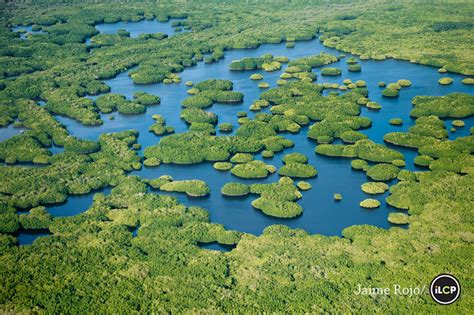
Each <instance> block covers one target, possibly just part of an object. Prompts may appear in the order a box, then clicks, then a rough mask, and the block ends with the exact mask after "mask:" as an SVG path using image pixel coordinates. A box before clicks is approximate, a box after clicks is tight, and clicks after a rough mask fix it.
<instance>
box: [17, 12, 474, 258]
mask: <svg viewBox="0 0 474 315" xmlns="http://www.w3.org/2000/svg"><path fill="white" fill-rule="evenodd" d="M149 22H150V21H141V22H138V23H127V24H126V25H123V23H114V24H107V25H104V26H101V27H103V28H102V30H101V32H102V31H103V32H112V33H114V32H116V31H117V30H118V29H120V28H125V29H127V30H128V31H130V32H131V33H132V34H133V35H132V37H135V36H138V35H136V34H138V33H140V32H141V33H152V32H156V31H163V30H150V29H149V28H148V25H149ZM155 22H156V21H155ZM140 23H142V24H141V25H142V26H141V27H132V25H134V24H140ZM156 23H158V22H156ZM159 24H160V25H161V24H163V23H159ZM97 27H98V29H99V30H100V27H99V26H97ZM135 32H136V33H135ZM178 36H179V35H178ZM321 51H325V52H328V53H331V54H335V55H339V54H341V53H342V52H339V51H337V50H335V49H331V48H327V47H324V46H322V45H321V44H320V43H319V41H318V40H317V39H316V40H312V41H306V42H297V43H296V47H295V48H286V47H285V45H284V44H266V45H262V46H260V47H259V48H257V49H246V50H231V51H226V53H225V59H223V60H220V61H218V62H216V63H212V64H204V63H203V62H200V63H198V64H197V65H196V66H193V67H190V68H187V69H186V70H185V71H184V72H182V73H180V74H179V75H180V76H181V78H182V82H183V83H180V84H163V83H159V84H150V85H136V84H134V83H133V82H132V80H131V79H130V77H129V76H128V74H127V72H124V73H121V74H119V75H118V76H117V77H115V78H113V79H111V80H107V81H105V83H106V84H107V85H109V86H110V87H111V92H112V93H119V94H122V95H125V96H126V97H127V98H129V99H131V98H132V97H133V94H134V93H135V92H138V91H144V92H147V93H151V94H155V95H158V96H160V98H161V104H160V105H156V106H150V107H148V110H147V112H146V113H144V114H140V115H123V114H120V113H116V112H115V113H112V114H107V115H103V117H102V119H103V121H104V124H103V125H101V126H94V127H86V126H83V125H82V124H80V123H79V122H77V121H75V120H72V119H69V118H65V117H60V116H57V119H58V120H59V121H60V122H62V123H63V124H64V125H65V126H67V128H68V130H69V132H70V134H72V135H74V136H77V137H80V138H84V139H94V140H96V139H98V137H99V135H100V134H102V133H105V132H116V131H121V130H128V129H136V130H138V131H139V132H140V136H139V139H138V142H139V143H140V144H141V145H142V148H145V147H147V146H150V145H155V144H157V143H158V142H159V140H160V138H161V137H160V136H156V135H154V134H153V133H151V132H149V131H148V127H149V126H150V125H152V124H153V122H154V121H153V119H152V115H153V114H161V115H162V116H163V117H164V118H165V119H166V124H167V125H170V126H173V127H174V128H175V131H176V132H185V131H186V130H187V125H186V123H185V122H184V121H183V120H181V119H180V111H181V109H182V108H181V102H182V100H183V99H184V98H186V97H187V96H188V95H187V93H186V90H187V89H189V87H186V86H185V85H184V82H186V81H193V82H199V81H203V80H206V79H210V78H217V79H226V80H231V81H232V82H233V83H234V90H235V91H239V92H242V93H244V95H245V98H244V101H243V102H242V103H239V104H232V105H229V104H214V105H213V107H211V108H210V109H208V110H209V111H212V112H214V113H215V114H217V115H218V117H219V123H223V122H228V123H231V124H232V125H233V126H234V133H235V129H237V128H238V123H237V119H238V118H237V112H239V111H247V112H248V113H249V117H253V116H254V115H255V113H252V112H250V111H249V110H248V107H249V106H250V105H251V104H252V102H253V101H254V100H257V99H259V94H260V93H261V92H262V91H263V90H262V89H260V88H258V87H257V84H258V82H256V81H252V80H250V78H249V77H250V75H251V74H253V73H261V74H262V75H263V76H264V79H263V81H265V82H268V83H269V84H270V86H271V87H276V86H277V85H276V81H277V80H278V79H279V76H280V74H282V73H283V72H284V68H285V66H283V69H282V70H280V71H275V72H265V71H261V70H254V71H230V70H229V64H230V62H231V61H232V60H235V59H241V58H243V57H257V56H261V55H263V54H265V53H272V54H273V55H274V56H287V57H289V58H290V60H292V59H296V58H299V57H303V56H308V55H313V54H319V53H320V52H321ZM92 53H93V52H92ZM350 56H351V54H346V58H348V57H350ZM359 64H360V65H361V66H362V71H361V72H349V71H348V70H347V64H346V62H345V59H344V58H343V59H341V60H340V61H339V62H336V63H333V64H331V65H328V67H339V68H341V69H342V75H341V76H337V77H325V76H321V75H320V68H316V69H314V70H313V71H314V72H316V73H317V74H318V78H317V81H316V82H317V83H325V82H330V83H339V84H342V81H343V80H344V79H351V80H352V81H356V80H364V81H366V83H367V88H368V89H369V98H370V99H371V100H372V101H376V102H378V103H380V104H381V105H382V109H381V110H379V111H374V110H369V109H367V108H365V107H362V112H361V116H367V117H369V118H370V119H371V120H372V127H371V128H368V129H366V130H363V131H362V132H364V133H365V134H367V135H368V136H369V138H370V139H372V140H373V141H375V142H377V143H383V136H384V135H385V134H386V133H389V132H393V131H406V130H408V128H409V127H410V126H413V124H414V120H413V119H412V118H410V116H409V112H410V110H411V109H412V105H411V100H412V98H413V97H415V96H417V95H432V96H437V95H445V94H449V93H453V92H463V93H471V94H472V93H473V92H474V89H473V87H472V86H468V85H464V84H462V83H461V80H462V79H463V78H465V76H462V75H458V74H451V73H449V74H440V73H438V71H437V69H436V68H433V67H429V66H423V65H417V64H412V63H409V62H406V61H397V60H392V59H388V60H384V61H373V60H367V61H365V60H361V61H359ZM445 76H448V77H451V78H453V79H454V82H453V84H451V85H448V86H443V85H440V84H438V80H439V78H441V77H445ZM399 79H408V80H410V81H412V83H413V84H412V86H411V87H408V88H403V89H402V90H401V91H400V96H399V97H398V98H391V99H388V98H384V97H382V95H381V90H382V88H379V87H378V82H380V81H384V82H386V83H387V84H388V83H391V82H396V81H397V80H399ZM266 111H268V109H267V110H266ZM111 115H112V116H114V118H115V119H114V120H110V119H109V116H111ZM395 117H399V118H402V119H403V122H404V123H403V125H401V126H392V125H390V124H389V120H390V119H391V118H395ZM451 121H452V120H449V119H447V120H445V122H446V127H447V129H448V130H449V129H450V128H451ZM464 121H465V123H466V126H465V127H463V128H458V129H457V130H456V131H455V132H450V135H449V138H450V139H454V138H456V137H460V136H466V135H469V128H470V127H471V126H473V125H474V117H470V118H467V119H464ZM307 129H308V127H305V128H302V130H301V131H300V132H299V133H298V134H290V133H286V134H281V135H283V136H285V137H286V138H288V139H290V140H292V141H293V142H294V143H295V146H294V147H293V148H290V149H286V150H284V151H283V152H279V153H276V154H275V156H274V157H273V158H270V159H264V160H265V162H266V163H267V164H272V165H274V166H276V167H278V168H279V167H280V166H281V165H282V161H281V159H282V157H283V155H285V154H287V153H291V152H300V153H303V154H305V155H307V156H308V158H309V163H310V164H312V165H313V166H315V167H316V169H317V170H318V176H317V177H315V178H313V179H309V180H307V181H308V182H309V183H310V184H311V185H312V186H313V188H312V189H311V190H309V191H305V192H303V198H302V199H301V200H299V201H298V202H299V203H300V204H301V205H302V206H303V208H304V212H303V214H302V215H301V216H299V217H296V218H293V219H279V218H273V217H270V216H266V215H264V214H263V213H262V212H260V211H259V210H256V209H254V208H252V206H251V201H252V200H253V199H255V198H257V197H258V196H256V195H249V196H246V197H239V198H231V197H225V196H222V195H221V193H220V189H221V187H222V186H223V185H224V184H225V183H227V182H231V181H239V182H243V183H247V184H250V183H272V182H276V181H278V179H279V176H278V174H272V175H270V176H269V177H268V178H266V179H258V180H245V179H239V178H237V177H235V176H233V175H232V174H231V173H230V172H222V171H217V170H215V169H214V168H213V167H212V163H201V164H195V165H186V166H183V165H172V164H162V165H160V166H158V167H152V168H148V167H143V168H142V169H141V170H139V171H134V172H132V174H133V175H139V176H141V177H143V178H156V177H159V176H161V175H171V176H172V177H173V178H174V179H176V180H183V179H201V180H204V181H206V182H207V183H208V185H209V187H210V188H211V194H210V196H207V197H204V198H192V197H187V196H186V195H183V194H179V193H168V192H166V194H167V195H174V196H176V197H177V198H178V199H179V200H180V201H181V202H182V203H184V204H186V205H194V206H201V207H204V208H206V209H208V210H209V212H210V216H211V221H212V222H215V223H220V224H223V225H224V226H225V227H226V228H227V229H236V230H239V231H243V232H248V233H252V234H256V235H258V234H261V233H262V231H263V230H264V229H265V228H266V227H268V226H270V225H272V224H285V225H287V226H289V227H291V228H301V229H304V230H306V231H307V232H309V233H312V234H313V233H318V234H324V235H340V234H341V231H342V230H343V229H344V228H346V227H349V226H351V225H356V224H371V225H375V226H379V227H382V228H390V227H391V226H392V224H390V223H389V222H388V221H387V217H388V214H389V213H390V212H394V211H398V210H397V209H395V208H392V207H390V206H389V205H387V204H386V203H385V198H386V197H387V196H388V192H387V193H385V194H381V195H367V194H365V193H363V192H362V191H361V189H360V186H361V184H363V183H364V182H367V181H369V179H368V178H367V177H366V175H365V173H364V172H362V171H356V170H353V169H352V168H351V166H350V161H351V160H350V159H344V158H331V157H325V156H321V155H316V154H315V153H314V149H315V146H316V143H315V142H314V141H312V140H310V139H308V138H307V137H306V132H307ZM10 132H11V131H10ZM227 134H228V133H227ZM231 134H233V133H231ZM217 135H222V133H221V132H219V131H217ZM396 149H398V150H399V151H401V152H402V153H403V154H404V155H405V157H406V161H407V165H406V169H409V170H425V169H423V168H418V167H416V166H415V165H414V164H413V158H414V157H415V156H416V155H417V152H416V151H415V150H410V149H404V148H400V147H396ZM58 152H59V151H58ZM142 153H143V149H142V150H140V151H139V154H142ZM255 158H256V159H262V157H261V156H260V154H256V155H255ZM392 183H395V182H394V181H392V182H391V183H390V184H392ZM153 192H155V193H159V194H161V193H162V192H159V191H153ZM334 193H340V194H342V196H343V200H342V201H339V202H336V201H334V199H333V194H334ZM87 198H90V200H88V202H89V201H90V203H89V205H90V204H92V195H91V196H90V197H87ZM365 198H375V199H378V200H380V202H381V206H380V207H379V208H377V209H372V210H368V209H364V208H361V207H360V206H359V203H360V201H362V200H363V199H365ZM78 200H81V201H80V202H79V201H78ZM84 200H85V199H78V197H74V196H73V197H69V198H68V201H67V202H66V203H65V204H63V205H60V206H59V207H64V208H58V206H56V207H49V210H50V211H51V212H53V211H54V212H55V215H61V214H62V213H63V211H64V213H74V214H76V213H79V212H81V211H84V210H86V209H87V207H85V204H84ZM75 208H76V209H79V211H77V210H71V211H72V212H67V211H70V210H68V209H75ZM20 238H21V236H20ZM203 246H204V245H203ZM206 246H209V247H210V248H212V249H218V250H219V248H220V247H219V245H216V244H209V245H206ZM204 247H205V246H204ZM220 250H222V248H221V249H220Z"/></svg>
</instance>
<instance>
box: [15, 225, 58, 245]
mask: <svg viewBox="0 0 474 315" xmlns="http://www.w3.org/2000/svg"><path fill="white" fill-rule="evenodd" d="M48 235H51V232H50V231H49V230H46V229H40V230H20V232H19V233H18V235H17V239H18V245H20V246H22V245H30V244H33V242H34V241H35V240H36V239H37V238H38V237H41V236H48Z"/></svg>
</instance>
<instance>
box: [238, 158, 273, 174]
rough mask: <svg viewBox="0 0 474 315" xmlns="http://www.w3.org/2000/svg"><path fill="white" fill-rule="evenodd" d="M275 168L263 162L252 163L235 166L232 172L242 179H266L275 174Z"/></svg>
mask: <svg viewBox="0 0 474 315" xmlns="http://www.w3.org/2000/svg"><path fill="white" fill-rule="evenodd" d="M275 171H276V170H275V167H274V166H272V165H266V164H265V163H264V162H262V161H257V160H256V161H250V162H246V163H242V164H237V165H235V166H234V167H233V168H232V169H231V170H230V172H231V173H232V174H233V175H235V176H237V177H240V178H264V177H267V176H268V175H270V174H271V173H274V172H275Z"/></svg>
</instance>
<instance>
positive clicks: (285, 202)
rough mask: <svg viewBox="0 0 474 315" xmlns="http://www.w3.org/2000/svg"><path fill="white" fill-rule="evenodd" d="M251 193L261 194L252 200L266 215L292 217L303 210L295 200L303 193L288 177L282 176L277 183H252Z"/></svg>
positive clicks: (253, 204)
mask: <svg viewBox="0 0 474 315" xmlns="http://www.w3.org/2000/svg"><path fill="white" fill-rule="evenodd" d="M250 193H252V194H258V195H260V198H258V199H255V200H254V201H252V206H253V207H254V208H256V209H259V210H261V211H262V212H263V213H265V214H266V215H269V216H273V217H278V218H292V217H296V216H298V215H300V214H301V213H302V212H303V208H302V207H301V206H300V205H299V204H297V203H296V202H295V201H296V200H297V199H299V198H301V197H302V194H301V193H300V192H299V190H298V189H297V188H296V186H295V185H294V183H293V181H292V180H291V179H289V178H288V177H282V178H280V180H279V181H278V182H277V183H272V184H253V185H250Z"/></svg>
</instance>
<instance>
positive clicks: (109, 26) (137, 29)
mask: <svg viewBox="0 0 474 315" xmlns="http://www.w3.org/2000/svg"><path fill="white" fill-rule="evenodd" d="M179 20H183V19H170V20H169V21H168V22H158V21H157V20H156V19H155V20H141V21H139V22H117V23H100V24H97V25H96V26H95V28H96V29H97V30H98V31H99V32H100V33H101V34H117V31H118V30H119V29H125V30H127V31H128V32H130V37H132V38H136V37H138V36H139V35H140V34H152V33H158V32H160V33H165V34H168V35H173V34H175V33H180V32H176V31H175V28H174V27H172V26H171V24H172V22H173V21H179ZM185 31H186V30H184V29H183V30H182V31H181V32H185Z"/></svg>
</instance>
